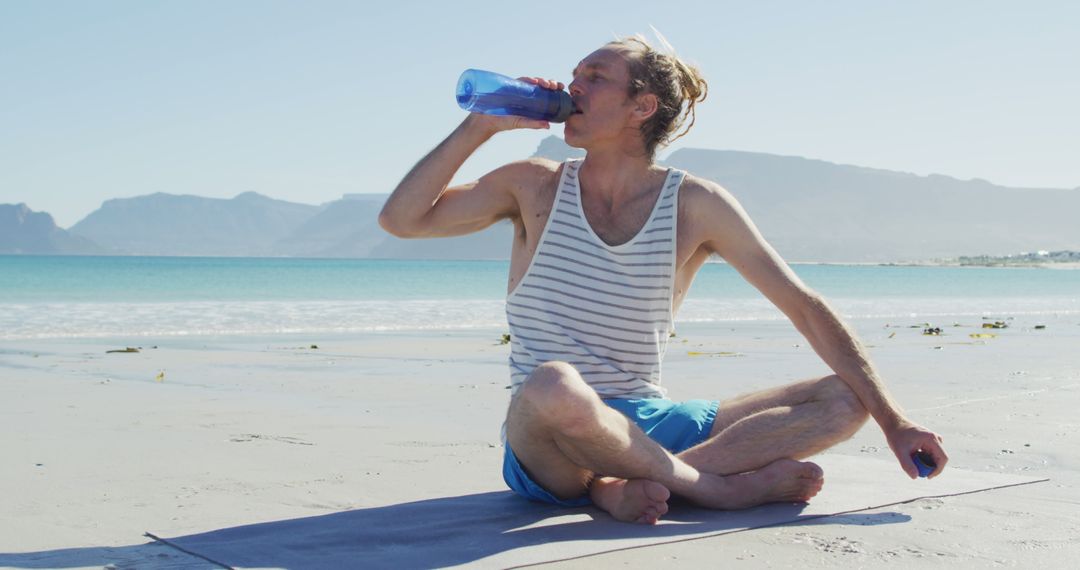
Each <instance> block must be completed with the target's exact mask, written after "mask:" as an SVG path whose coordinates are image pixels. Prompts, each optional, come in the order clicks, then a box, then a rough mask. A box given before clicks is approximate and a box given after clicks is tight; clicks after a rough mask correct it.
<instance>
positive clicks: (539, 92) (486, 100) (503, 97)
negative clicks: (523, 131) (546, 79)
mask: <svg viewBox="0 0 1080 570" xmlns="http://www.w3.org/2000/svg"><path fill="white" fill-rule="evenodd" d="M457 102H458V105H460V106H461V108H462V109H465V110H466V111H469V112H471V113H484V114H486V115H516V116H519V117H528V118H530V119H539V120H541V121H550V122H552V123H561V122H563V121H565V120H566V119H567V118H568V117H569V116H570V115H572V114H573V113H574V102H573V101H572V100H571V99H570V94H569V93H567V92H566V91H559V90H557V89H544V88H543V87H540V86H539V85H533V84H531V83H526V82H524V81H521V80H518V79H513V78H511V77H507V76H505V75H499V74H498V73H492V72H490V71H482V70H479V69H466V70H465V72H464V73H462V74H461V77H460V78H459V79H458V84H457Z"/></svg>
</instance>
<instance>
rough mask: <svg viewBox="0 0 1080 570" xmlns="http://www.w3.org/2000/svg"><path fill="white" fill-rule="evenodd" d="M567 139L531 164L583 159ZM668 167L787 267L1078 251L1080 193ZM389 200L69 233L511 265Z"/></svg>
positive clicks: (800, 171)
mask: <svg viewBox="0 0 1080 570" xmlns="http://www.w3.org/2000/svg"><path fill="white" fill-rule="evenodd" d="M582 155H583V153H582V152H581V151H580V150H579V149H573V148H570V147H569V146H567V145H566V143H565V142H563V140H562V139H561V138H558V137H555V136H551V137H548V138H546V139H544V140H543V141H542V142H541V143H540V145H539V147H538V148H537V151H536V153H535V154H534V156H542V157H545V158H550V159H552V160H556V161H562V160H565V159H567V158H570V157H577V156H582ZM661 164H666V165H668V166H672V167H675V168H680V169H683V170H687V171H689V172H691V173H692V174H695V175H697V176H700V177H703V178H707V179H710V180H714V181H716V182H718V183H720V184H721V185H723V186H724V187H725V188H727V189H728V190H729V191H731V192H732V194H734V195H735V197H736V198H737V199H738V200H739V201H740V202H741V203H742V204H743V206H744V207H745V208H746V210H747V211H748V212H749V213H750V216H751V218H753V220H754V221H755V223H756V224H757V225H758V227H759V228H760V229H761V231H762V233H763V234H764V235H765V237H766V239H767V240H769V242H770V243H772V244H773V246H775V247H776V249H777V250H778V251H779V252H780V253H781V255H783V256H784V258H785V259H788V260H789V261H828V262H910V261H927V260H932V259H941V258H956V257H959V256H965V255H968V256H970V255H991V256H1000V255H1008V254H1013V253H1017V252H1021V251H1039V250H1048V251H1049V250H1055V251H1057V250H1080V224H1078V223H1076V221H1075V212H1080V190H1078V189H1072V190H1065V189H1060V190H1059V189H1046V188H1007V187H1003V186H996V185H994V184H991V183H989V182H987V181H985V180H977V179H976V180H967V181H965V180H957V179H954V178H950V177H947V176H941V175H930V176H917V175H914V174H909V173H904V172H894V171H889V170H880V169H872V168H863V167H859V166H848V165H841V164H833V163H830V162H825V161H821V160H810V159H806V158H800V157H792V156H777V155H771V154H763V153H751V152H740V151H727V150H700V149H683V150H679V151H676V152H674V153H672V154H671V155H670V156H669V157H668V158H667V160H665V161H663V162H662V163H661ZM387 196H388V194H386V193H382V194H349V195H346V196H345V197H343V198H342V199H341V200H337V201H334V202H330V203H328V204H324V205H322V206H313V205H307V204H296V203H291V202H284V201H280V200H273V199H271V198H267V197H266V196H262V195H259V194H255V193H253V192H247V193H244V194H241V195H239V196H237V197H235V198H233V199H231V200H222V199H216V198H202V197H198V196H176V195H170V194H152V195H148V196H140V197H137V198H126V199H119V200H109V201H107V202H105V204H103V205H102V207H101V208H100V209H99V210H97V211H95V212H94V213H92V214H90V215H89V216H87V217H86V218H85V219H83V220H82V221H80V222H79V223H78V224H76V225H75V226H73V227H72V228H71V231H72V232H73V233H76V234H78V235H81V236H85V237H87V238H89V239H91V240H93V241H94V242H97V243H98V244H100V245H101V246H102V247H104V248H105V250H106V251H108V252H110V253H119V254H156V255H267V256H296V257H356V258H363V257H375V258H404V259H423V258H428V259H507V258H508V257H509V255H510V244H511V239H512V236H513V225H512V224H511V223H509V222H502V223H499V224H495V225H494V226H493V227H491V228H489V229H487V230H484V231H482V232H480V233H477V234H472V235H468V236H462V237H457V238H449V239H408V240H405V239H398V238H395V237H392V236H390V235H388V234H387V233H386V232H384V231H383V230H382V229H381V228H380V227H379V225H378V219H377V217H378V213H379V210H380V209H381V208H382V205H383V203H384V202H385V201H386V198H387Z"/></svg>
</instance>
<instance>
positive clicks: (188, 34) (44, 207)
mask: <svg viewBox="0 0 1080 570" xmlns="http://www.w3.org/2000/svg"><path fill="white" fill-rule="evenodd" d="M1077 22H1080V3H1076V2H1069V1H1057V2H1053V1H1044V2H1039V1H1034V2H1025V3H1020V2H1006V1H994V0H990V1H960V0H957V1H950V2H937V1H924V0H911V1H906V2H899V1H896V2H886V1H882V2H865V1H847V0H838V1H830V2H805V1H768V0H763V1H759V2H745V1H741V2H728V1H719V0H711V1H705V2H697V1H684V2H680V3H676V4H668V3H663V4H662V3H659V2H639V1H636V0H624V1H621V2H599V1H598V2H579V3H569V2H566V3H559V2H543V3H540V2H507V1H505V0H503V1H487V0H474V1H470V2H419V1H409V0H397V1H394V2H361V1H359V0H357V1H349V2H341V1H325V0H306V1H303V2H301V1H275V0H251V1H249V0H230V1H227V2H223V1H205V0H183V1H172V0H156V1H136V0H129V1H118V0H96V1H94V2H85V1H56V0H48V1H37V0H21V1H18V0H0V203H20V202H22V203H26V204H27V205H28V206H29V207H30V208H31V209H33V210H36V211H46V212H49V213H50V214H52V215H53V217H54V218H55V219H56V222H57V224H58V225H60V226H61V227H70V226H71V225H73V224H74V223H75V222H77V221H79V220H80V219H82V218H83V217H85V216H86V215H88V214H89V213H91V212H92V211H93V210H95V209H96V208H98V207H99V206H100V205H101V203H102V202H103V201H105V200H107V199H110V198H123V197H132V196H139V195H145V194H151V193H154V192H167V193H173V194H195V195H200V196H209V197H219V198H231V197H233V196H235V195H237V194H240V193H242V192H247V191H255V192H259V193H262V194H265V195H267V196H271V197H273V198H277V199H282V200H289V201H293V202H302V203H308V204H320V203H325V202H329V201H333V200H336V199H338V198H340V197H341V196H342V194H346V193H365V192H380V193H381V192H389V191H391V190H393V188H394V186H395V185H396V184H397V182H398V181H399V180H400V179H401V177H402V176H404V174H405V173H406V172H407V171H408V170H409V169H410V168H411V167H412V166H413V165H414V164H415V163H416V161H418V160H419V159H420V158H421V157H423V156H424V155H425V154H426V153H427V152H428V151H430V150H431V149H432V148H433V147H434V146H435V145H437V144H438V143H439V142H440V141H441V140H442V139H443V138H445V137H446V136H447V135H448V134H449V133H450V132H451V131H452V130H453V129H454V127H455V126H457V125H458V124H459V123H460V121H461V120H463V119H464V117H465V114H464V111H462V110H461V109H459V108H458V107H457V105H456V103H455V101H454V97H453V91H454V86H455V84H456V82H457V77H458V76H459V75H460V73H461V72H462V71H463V70H464V69H466V68H470V67H475V68H480V69H488V70H492V71H497V72H500V73H503V74H506V75H511V76H524V75H528V76H544V77H549V78H552V79H556V80H560V81H563V82H564V83H568V82H569V81H570V79H571V77H570V73H571V70H572V69H573V67H574V66H575V65H576V64H577V62H578V61H580V60H581V59H582V58H584V57H585V56H586V55H588V54H589V53H590V52H591V51H593V50H594V49H596V48H598V47H600V46H601V45H603V44H604V43H605V42H607V41H608V40H610V39H613V38H614V37H615V36H623V35H631V34H635V33H643V34H645V35H646V36H649V37H652V36H651V34H652V32H651V29H652V28H653V27H655V28H656V29H657V30H659V31H660V32H661V33H662V34H663V35H664V36H665V37H666V38H667V40H668V41H669V42H670V43H671V45H673V46H674V48H675V50H676V51H677V53H678V54H679V55H680V57H682V58H684V59H686V60H687V61H689V62H691V63H694V64H696V65H697V66H698V67H699V68H700V69H701V70H702V72H703V74H704V76H705V78H706V79H707V80H708V81H709V85H710V93H709V97H708V99H707V100H706V101H705V102H704V103H702V104H701V105H700V106H699V109H698V115H697V124H696V125H695V126H694V128H693V130H692V131H691V132H690V134H689V135H687V136H686V137H684V138H683V139H681V140H679V141H678V142H677V143H675V144H674V145H672V146H671V147H669V148H668V149H665V150H662V151H661V152H660V158H661V159H663V157H664V156H666V155H667V154H668V153H670V152H671V151H673V150H677V149H679V148H708V149H728V150H744V151H754V152H766V153H772V154H780V155H796V156H804V157H807V158H815V159H821V160H827V161H830V162H836V163H842V164H855V165H860V166H869V167H875V168H884V169H889V170H898V171H903V172H912V173H915V174H920V175H927V174H932V173H938V174H945V175H948V176H953V177H956V178H960V179H969V178H982V179H986V180H989V181H991V182H994V183H996V184H1001V185H1006V186H1018V187H1051V188H1074V187H1080V108H1078V107H1080V103H1078V102H1080V71H1078V70H1080V34H1078V33H1076V24H1077ZM549 134H556V135H559V136H561V134H562V128H561V126H558V125H553V127H552V129H551V130H550V131H515V132H506V133H500V134H499V135H497V136H496V137H495V138H493V139H492V140H490V141H489V142H488V143H486V144H485V145H484V146H483V147H481V149H480V150H478V151H477V153H476V154H474V155H473V156H472V157H471V158H470V159H469V161H468V162H466V164H465V165H464V166H463V167H462V169H461V171H460V172H459V173H458V175H457V177H456V178H455V181H456V182H464V181H467V180H472V179H475V178H477V177H479V176H481V175H482V174H483V173H485V172H487V171H489V170H492V169H494V168H496V167H498V166H499V165H501V164H503V163H506V162H509V161H512V160H517V159H520V158H524V157H527V156H529V155H531V154H532V153H533V151H534V150H535V149H536V146H537V145H538V144H539V142H540V140H541V139H543V138H544V137H545V136H547V135H549ZM719 182H721V183H723V181H719Z"/></svg>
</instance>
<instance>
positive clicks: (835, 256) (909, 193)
mask: <svg viewBox="0 0 1080 570" xmlns="http://www.w3.org/2000/svg"><path fill="white" fill-rule="evenodd" d="M665 163H666V164H667V165H669V166H673V167H675V168H680V169H683V170H687V171H689V172H691V173H693V174H695V175H697V176H700V177H702V178H707V179H710V180H713V181H716V182H718V183H720V184H721V185H722V186H724V187H725V188H726V189H727V190H729V191H730V192H731V193H732V194H733V195H734V196H735V197H736V199H738V200H739V201H740V203H741V204H742V205H743V207H744V208H746V211H747V213H749V214H750V217H751V218H752V219H753V220H754V221H755V223H756V224H757V225H758V227H759V229H760V230H761V232H762V234H763V235H764V236H765V238H766V239H767V240H769V241H770V243H772V245H773V246H774V247H775V248H776V249H777V250H778V251H779V252H780V254H781V255H782V256H784V257H785V258H786V259H788V260H803V261H868V262H883V261H916V260H928V259H932V258H943V257H956V256H960V255H971V254H990V255H1004V254H1009V253H1016V252H1020V251H1034V250H1065V249H1080V224H1077V223H1076V220H1075V212H1078V211H1080V192H1077V191H1076V190H1065V189H1048V188H1008V187H1003V186H996V185H994V184H991V183H989V182H987V181H985V180H979V179H975V180H966V181H965V180H957V179H955V178H950V177H948V176H941V175H937V174H933V175H930V176H918V175H915V174H909V173H903V172H893V171H889V170H878V169H872V168H864V167H859V166H847V165H840V164H833V163H830V162H825V161H821V160H810V159H806V158H800V157H791V156H776V155H770V154H761V153H750V152H739V151H724V150H698V149H684V150H679V151H676V152H674V153H672V154H671V155H670V156H669V157H668V158H667V160H666V161H665Z"/></svg>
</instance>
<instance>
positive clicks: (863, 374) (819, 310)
mask: <svg viewBox="0 0 1080 570" xmlns="http://www.w3.org/2000/svg"><path fill="white" fill-rule="evenodd" d="M698 180H700V179H698ZM701 182H702V183H703V188H702V189H703V190H705V192H696V193H692V194H696V196H695V201H696V202H697V203H696V204H695V207H693V208H688V209H686V210H684V211H686V212H687V213H688V215H689V217H690V219H689V220H688V221H690V222H691V223H692V224H693V226H694V227H696V228H701V229H702V230H703V234H704V238H705V239H704V240H703V242H702V245H703V247H705V248H706V249H707V250H709V252H710V253H716V254H718V255H720V256H721V257H723V258H724V259H725V260H726V261H727V262H728V263H729V264H730V265H731V266H732V267H734V268H735V269H736V270H737V271H738V272H739V273H740V274H741V275H742V276H743V277H744V278H745V279H746V280H747V281H748V282H749V283H750V284H752V285H753V286H754V287H756V288H757V289H758V290H760V291H761V292H762V294H763V295H765V297H766V298H768V299H769V300H770V301H772V302H773V303H774V304H775V305H776V306H777V308H779V309H780V310H781V311H782V312H783V313H784V314H785V315H786V316H787V317H788V318H789V319H791V322H792V324H794V325H795V328H796V329H798V331H799V332H800V333H802V334H803V336H804V337H806V339H807V341H808V342H809V343H810V345H811V346H812V347H813V348H814V351H815V352H817V354H818V355H819V356H821V359H822V360H824V361H825V363H826V364H827V365H828V366H829V367H830V368H832V369H833V371H834V372H836V374H837V375H838V376H839V377H840V378H841V379H842V380H843V381H844V382H845V383H846V384H847V385H848V386H849V387H850V388H851V390H852V391H853V392H854V393H855V394H856V395H857V396H858V398H859V400H860V401H861V402H862V404H863V406H864V407H865V408H866V410H867V412H869V413H870V415H871V416H872V417H873V418H874V420H875V421H876V422H877V424H878V425H879V426H880V427H881V430H882V432H884V434H885V438H886V440H887V441H888V442H889V447H890V448H892V450H893V453H894V454H896V457H897V459H898V460H899V462H900V466H901V468H903V470H904V471H905V472H906V473H907V474H908V476H910V477H912V478H915V477H917V476H918V470H917V469H916V467H915V465H914V464H913V463H912V460H911V455H912V454H913V453H915V452H916V451H918V450H922V451H925V452H927V453H929V454H930V455H931V456H932V457H933V458H934V461H935V463H936V464H937V467H936V468H935V469H934V471H933V473H931V474H930V477H936V476H937V475H938V474H940V473H941V471H942V469H943V468H944V467H945V464H946V463H947V462H948V456H947V455H946V454H945V451H944V450H943V449H942V447H941V442H942V439H941V436H939V435H937V434H935V433H934V432H932V431H930V430H928V429H926V428H924V427H922V426H920V425H918V424H916V423H914V422H912V421H911V420H909V419H908V418H907V417H906V416H905V415H904V413H903V411H902V409H901V408H900V406H899V405H898V404H897V403H896V402H895V401H894V400H893V398H892V396H891V395H890V394H889V391H888V389H887V388H886V387H885V384H884V382H882V380H881V378H880V377H879V376H878V373H877V371H876V370H875V368H874V366H873V364H872V363H871V362H870V358H869V355H868V354H867V352H866V349H865V348H864V347H863V346H862V344H861V343H860V342H859V340H858V339H857V338H856V336H855V334H854V332H853V331H852V329H851V328H850V327H849V326H848V325H847V324H846V323H845V322H844V321H843V320H842V319H841V318H840V316H839V315H837V314H836V311H834V310H833V309H832V308H831V307H830V306H829V304H828V302H826V301H825V299H824V298H823V297H821V295H819V294H818V293H816V292H815V291H813V290H811V289H810V288H809V287H807V286H806V285H805V284H804V283H803V282H802V280H801V279H799V277H798V276H797V275H795V273H794V272H793V271H792V270H791V268H790V267H789V266H788V265H787V263H785V262H784V260H783V259H781V258H780V256H779V255H778V254H777V253H776V251H775V250H774V249H773V248H772V246H770V245H769V244H768V243H767V242H766V241H765V239H764V238H763V237H762V236H761V233H760V232H759V231H758V230H757V228H756V227H755V226H754V224H753V222H752V221H751V220H750V218H749V216H747V214H746V212H745V211H744V210H743V209H742V207H741V206H740V205H739V203H738V202H737V201H736V200H735V199H734V197H732V196H731V195H730V194H729V193H728V192H727V191H726V190H724V189H723V188H721V187H720V186H717V185H714V184H711V183H708V182H706V181H701ZM688 194H691V193H688ZM687 197H688V198H690V196H687ZM680 210H682V208H680Z"/></svg>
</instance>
